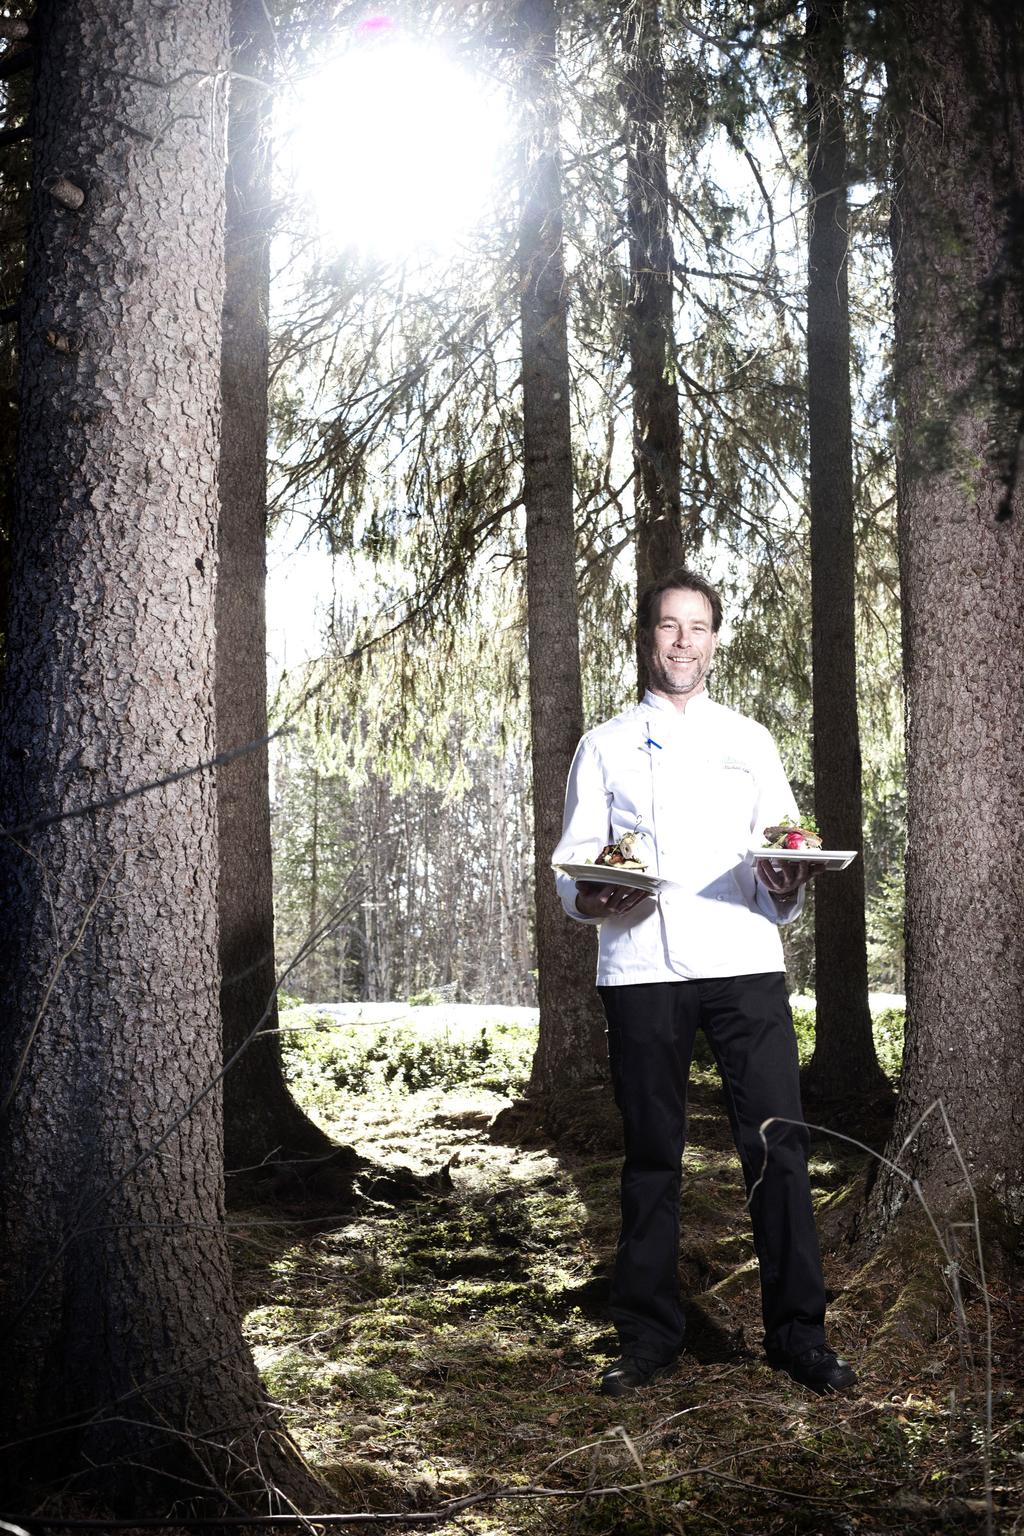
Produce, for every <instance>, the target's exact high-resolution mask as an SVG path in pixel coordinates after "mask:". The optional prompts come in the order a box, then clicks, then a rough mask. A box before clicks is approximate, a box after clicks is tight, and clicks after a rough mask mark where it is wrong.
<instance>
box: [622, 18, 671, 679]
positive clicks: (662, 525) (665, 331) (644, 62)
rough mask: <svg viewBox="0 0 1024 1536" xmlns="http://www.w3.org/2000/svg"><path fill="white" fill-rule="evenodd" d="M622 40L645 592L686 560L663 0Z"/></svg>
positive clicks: (630, 321) (640, 559)
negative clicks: (670, 210) (673, 307)
mask: <svg viewBox="0 0 1024 1536" xmlns="http://www.w3.org/2000/svg"><path fill="white" fill-rule="evenodd" d="M622 40H623V52H624V62H623V84H622V98H623V105H624V108H625V130H626V229H627V234H628V237H629V297H628V300H627V302H626V316H625V319H626V341H627V345H628V347H629V364H630V385H631V387H632V391H633V465H634V469H635V472H636V473H635V478H634V480H633V496H634V503H635V507H636V581H637V591H638V593H639V592H642V591H643V589H644V588H645V587H646V586H649V585H650V583H651V582H652V581H656V580H657V579H658V578H659V577H660V576H664V575H665V574H666V572H668V571H670V570H672V569H673V568H674V567H675V566H678V565H680V564H681V563H682V559H683V536H682V513H681V510H680V490H679V480H680V455H681V446H680V426H679V390H678V386H677V384H676V348H675V327H674V323H673V314H672V303H673V256H672V236H671V233H670V231H669V217H668V168H667V159H666V143H665V72H664V65H663V62H662V54H661V18H660V15H659V9H658V0H631V3H630V4H628V5H627V6H626V7H625V10H624V14H623V22H622ZM638 660H639V670H640V692H641V694H642V693H643V690H644V688H645V687H646V678H645V672H646V667H645V664H644V660H643V657H642V656H641V657H639V658H638Z"/></svg>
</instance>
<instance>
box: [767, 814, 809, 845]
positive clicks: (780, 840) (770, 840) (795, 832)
mask: <svg viewBox="0 0 1024 1536" xmlns="http://www.w3.org/2000/svg"><path fill="white" fill-rule="evenodd" d="M807 823H808V824H807V825H805V826H800V825H798V824H797V823H796V822H795V821H790V819H789V817H788V816H784V817H783V818H782V820H781V821H780V822H779V825H778V826H777V827H765V829H764V845H765V847H766V848H786V849H789V850H790V851H793V850H795V849H797V848H820V847H821V838H820V837H819V836H818V829H817V827H816V826H815V825H814V823H813V821H811V819H810V817H808V818H807Z"/></svg>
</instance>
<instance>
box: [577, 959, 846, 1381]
mask: <svg viewBox="0 0 1024 1536" xmlns="http://www.w3.org/2000/svg"><path fill="white" fill-rule="evenodd" d="M599 991H600V994H601V1001H602V1003H603V1004H604V1010H605V1015H606V1017H607V1019H608V1050H609V1057H610V1061H611V1072H612V1083H613V1085H614V1089H615V1101H616V1103H617V1104H618V1106H619V1109H620V1111H621V1113H622V1122H623V1129H624V1132H625V1153H626V1156H625V1162H624V1164H623V1168H622V1234H621V1237H620V1239H619V1246H618V1250H617V1252H616V1256H615V1272H614V1277H613V1281H612V1298H611V1314H612V1318H613V1321H614V1322H615V1326H616V1327H617V1329H618V1331H619V1337H620V1340H621V1343H622V1348H623V1352H624V1353H625V1354H632V1355H640V1356H643V1357H645V1358H647V1359H651V1360H658V1361H664V1360H669V1359H672V1358H674V1356H675V1355H677V1354H678V1352H679V1350H680V1348H681V1346H682V1342H683V1332H684V1318H683V1308H682V1303H681V1299H680V1294H679V1190H680V1182H681V1177H682V1166H681V1165H682V1157H683V1146H684V1144H685V1139H686V1088H687V1081H688V1078H689V1074H690V1059H691V1057H692V1054H693V1045H694V1040H695V1038H696V1034H697V1030H698V1029H703V1030H704V1033H705V1034H706V1035H707V1038H708V1042H709V1044H710V1046H711V1050H712V1052H713V1054H714V1057H715V1060H716V1062H717V1063H718V1070H719V1072H720V1073H721V1076H722V1083H723V1086H724V1089H725V1101H726V1105H727V1107H728V1112H729V1120H730V1123H731V1125H732V1132H733V1137H734V1138H735V1142H736V1150H737V1151H738V1153H739V1157H740V1163H741V1164H742V1167H743V1177H744V1181H745V1183H746V1188H747V1194H748V1197H750V1215H751V1220H752V1223H753V1228H754V1248H755V1251H756V1253H757V1257H758V1262H759V1266H760V1273H761V1304H762V1314H763V1317H764V1345H765V1351H766V1353H767V1354H768V1357H769V1359H770V1360H772V1361H773V1362H775V1363H777V1361H778V1359H779V1358H780V1357H782V1356H785V1355H789V1354H798V1353H800V1351H801V1350H804V1349H809V1348H810V1347H811V1346H812V1345H814V1344H821V1343H823V1342H824V1339H825V1327H824V1324H825V1285H824V1280H823V1277H822V1272H821V1255H820V1251H819V1248H818V1236H817V1232H816V1230H815V1226H814V1212H813V1208H812V1205H811V1191H810V1182H809V1179H808V1176H807V1132H806V1130H805V1129H804V1127H803V1124H802V1122H803V1111H802V1109H801V1107H800V1084H799V1075H798V1062H797V1048H796V1035H795V1033H794V1031H793V1019H792V1015H791V1013H790V1011H789V998H788V996H787V991H786V978H785V975H784V974H783V973H782V972H781V971H771V972H767V973H765V974H762V975H753V976H729V977H721V978H715V979H713V980H708V981H677V982H651V983H642V984H638V985H635V986H617V987H601V988H599ZM773 1115H777V1116H779V1117H780V1120H779V1121H778V1122H776V1123H775V1124H773V1125H771V1126H769V1127H767V1128H766V1130H765V1132H764V1139H762V1135H761V1130H760V1127H761V1125H762V1124H763V1122H764V1121H765V1120H768V1119H769V1118H770V1117H771V1116H773ZM786 1121H797V1122H799V1123H798V1124H795V1125H794V1124H786V1123H785V1122H786ZM765 1143H767V1152H766V1146H765ZM751 1192H753V1193H752V1194H751Z"/></svg>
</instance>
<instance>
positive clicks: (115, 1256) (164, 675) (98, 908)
mask: <svg viewBox="0 0 1024 1536" xmlns="http://www.w3.org/2000/svg"><path fill="white" fill-rule="evenodd" d="M35 30H36V37H37V39H38V43H37V55H36V57H37V75H36V82H35V88H34V95H33V109H32V116H33V122H34V125H35V156H34V188H33V199H32V213H31V225H30V238H29V249H28V266H27V276H26V297H25V304H24V309H23V315H22V326H21V358H22V389H21V427H22V430H21V438H20V451H19V460H18V501H17V511H16V520H15V530H14V533H15V537H14V549H15V567H14V572H13V580H12V594H11V596H12V601H11V625H10V635H9V651H8V668H9V670H8V688H7V693H6V698H5V706H4V713H5V718H4V720H3V727H4V737H3V739H4V741H5V744H6V750H5V752H4V755H3V758H2V762H0V817H2V823H3V825H4V826H5V827H7V828H8V829H11V828H18V830H17V831H16V833H15V836H14V840H13V841H12V842H11V843H9V845H8V847H7V849H6V853H5V858H4V860H3V863H2V867H0V870H2V872H0V879H2V881H3V887H4V888H3V891H2V895H3V911H4V915H5V917H4V947H5V951H6V952H5V954H4V956H3V962H2V964H0V985H2V987H3V993H4V996H3V999H2V1001H3V1008H2V1012H0V1016H2V1017H3V1019H4V1033H3V1037H2V1041H0V1053H2V1054H0V1066H2V1079H0V1080H2V1084H3V1090H2V1096H0V1104H2V1113H0V1122H2V1123H0V1143H2V1145H0V1153H2V1157H3V1165H4V1167H5V1168H6V1170H7V1173H6V1177H5V1178H4V1180H3V1181H2V1182H0V1293H2V1306H3V1313H4V1324H5V1326H4V1338H5V1368H4V1371H3V1374H2V1380H0V1424H2V1440H3V1441H4V1442H5V1444H6V1450H7V1456H6V1462H7V1464H6V1465H5V1466H4V1468H3V1471H4V1474H5V1475H4V1477H3V1482H4V1487H5V1488H6V1489H7V1491H8V1493H9V1494H10V1493H11V1492H12V1490H13V1488H14V1486H15V1485H20V1486H21V1488H22V1490H24V1488H25V1485H29V1493H31V1484H32V1482H33V1479H34V1478H35V1479H45V1480H46V1481H47V1482H49V1481H52V1480H53V1479H55V1478H58V1477H61V1476H63V1475H65V1474H68V1473H77V1475H78V1478H79V1480H80V1485H84V1486H86V1487H87V1488H88V1489H90V1490H92V1491H94V1492H99V1493H101V1494H102V1495H103V1496H104V1498H106V1499H109V1500H110V1501H111V1502H114V1503H118V1504H120V1505H122V1506H125V1507H127V1508H129V1509H135V1510H142V1511H145V1510H147V1509H148V1510H149V1511H150V1512H156V1513H161V1514H162V1513H165V1512H166V1509H167V1507H168V1502H169V1501H170V1500H172V1499H179V1498H180V1499H181V1500H183V1501H185V1502H186V1503H187V1502H190V1501H192V1500H194V1499H199V1500H204V1499H208V1500H210V1501H212V1502H214V1503H215V1504H217V1505H218V1506H219V1505H221V1504H222V1502H223V1494H224V1493H225V1492H227V1493H230V1494H231V1495H233V1496H235V1497H238V1498H241V1499H243V1500H245V1499H249V1498H256V1497H258V1498H259V1500H260V1502H261V1505H262V1507H263V1508H264V1509H266V1508H267V1507H268V1505H267V1492H266V1487H265V1478H266V1475H267V1473H268V1471H269V1475H270V1478H271V1479H272V1478H273V1477H274V1476H275V1468H276V1467H283V1466H285V1462H284V1461H283V1460H282V1447H283V1445H284V1442H283V1441H281V1439H280V1437H279V1436H278V1434H277V1431H276V1430H275V1429H274V1426H273V1419H272V1416H271V1414H270V1413H269V1410H268V1408H267V1405H266V1403H265V1400H264V1399H263V1397H262V1394H261V1391H260V1386H259V1381H258V1378H257V1375H256V1371H255V1369H254V1367H253V1364H252V1361H251V1359H250V1356H249V1353H248V1350H247V1348H246V1346H245V1344H244V1342H243V1340H242V1336H241V1332H240V1329H239V1325H238V1318H237V1314H236V1310H235V1303H234V1297H233V1294H232V1286H231V1273H230V1266H229V1263H228V1256H227V1248H226V1243H225V1238H224V1231H223V1178H222V1125H221V1111H220V1095H219V1093H218V1092H217V1091H216V1087H215V1085H216V1084H217V1080H218V1072H219V1068H220V1061H221V1054H220V1030H219V1020H218V1007H217V985H218V982H217V978H218V971H217V886H216V880H217V874H216V857H215V848H216V841H215V831H216V823H215V817H216V807H215V802H214V788H213V780H212V776H211V774H210V773H209V772H208V771H203V772H195V773H190V774H188V773H187V771H188V770H189V769H190V767H192V765H194V764H197V763H200V762H202V761H203V760H204V759H208V758H209V757H210V756H211V755H212V753H213V751H214V745H215V743H214V707H213V685H214V676H213V674H214V581H215V577H216V538H215V534H216V527H217V451H218V429H219V417H220V411H219V378H218V360H219V356H220V316H221V303H222V299H223V264H222V257H221V241H222V237H223V211H224V210H223V186H224V161H223V143H224V121H223V105H224V81H225V78H226V70H227V67H228V59H229V55H228V10H227V0H197V3H196V4H193V5H190V6H187V7H179V8H176V9H175V10H174V11H173V13H171V12H168V11H166V10H165V9H162V8H160V7H158V6H154V5H152V4H151V3H149V0H89V3H88V4H85V3H83V4H80V5H66V4H61V3H57V0H43V3H41V4H40V6H39V9H38V12H37V17H36V24H35ZM161 80H167V81H169V82H174V83H172V84H168V85H166V86H164V85H160V84H154V83H153V82H154V81H161ZM57 169H59V170H60V171H61V172H62V174H64V175H65V176H67V177H68V178H69V179H71V180H72V181H75V182H76V183H77V184H79V185H81V186H82V187H83V188H84V189H85V191H86V199H85V203H84V206H83V207H82V209H81V210H80V211H79V212H77V213H71V212H69V211H68V210H67V209H66V208H63V207H61V206H60V205H58V204H57V202H56V201H55V200H54V199H53V198H52V197H51V196H50V195H49V193H48V191H47V185H48V180H49V178H50V176H51V175H52V174H53V173H54V172H55V171H56V170H57ZM177 771H185V772H186V773H187V776H186V777H183V778H181V779H180V780H178V781H177V782H175V783H172V784H168V785H167V786H166V787H164V788H162V789H156V790H153V791H151V792H147V793H144V794H141V795H138V796H137V797H134V798H131V799H125V798H123V797H124V796H125V795H126V794H128V792H129V791H133V790H135V789H136V788H138V787H139V786H141V785H143V784H146V783H147V782H150V781H153V780H157V779H160V778H161V777H163V776H166V775H168V774H170V773H174V772H177ZM95 802H99V803H100V804H99V808H97V809H95V810H93V811H88V810H86V809H85V808H86V807H87V806H88V805H89V804H90V803H95ZM111 802H113V803H111ZM62 818H66V819H62ZM268 1453H269V1457H270V1460H269V1462H268V1459H267V1458H268ZM295 1465H296V1466H297V1465H298V1463H297V1462H296V1463H295ZM305 1480H306V1474H304V1473H303V1474H302V1475H301V1477H300V1479H299V1486H302V1485H303V1484H304V1483H305ZM270 1501H271V1504H272V1505H273V1506H274V1507H278V1506H279V1501H278V1499H277V1497H276V1495H274V1494H273V1493H271V1495H270Z"/></svg>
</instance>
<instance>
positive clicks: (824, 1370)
mask: <svg viewBox="0 0 1024 1536" xmlns="http://www.w3.org/2000/svg"><path fill="white" fill-rule="evenodd" d="M769 1364H770V1365H771V1367H772V1369H773V1370H776V1371H785V1372H786V1373H787V1374H788V1375H790V1376H792V1378H793V1380H794V1381H796V1382H799V1383H800V1385H801V1386H802V1387H810V1389H811V1391H812V1392H817V1393H819V1394H820V1395H821V1396H822V1397H824V1396H826V1395H827V1394H828V1393H830V1392H850V1391H852V1389H853V1388H854V1387H855V1386H856V1385H857V1375H856V1372H855V1371H854V1369H853V1366H852V1365H850V1364H849V1363H848V1362H847V1361H846V1360H840V1358H839V1356H838V1355H837V1354H836V1352H835V1350H834V1349H829V1347H828V1345H827V1344H814V1345H812V1346H811V1348H810V1349H804V1350H801V1352H800V1354H798V1355H786V1356H776V1357H774V1358H771V1359H770V1360H769Z"/></svg>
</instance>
